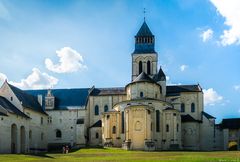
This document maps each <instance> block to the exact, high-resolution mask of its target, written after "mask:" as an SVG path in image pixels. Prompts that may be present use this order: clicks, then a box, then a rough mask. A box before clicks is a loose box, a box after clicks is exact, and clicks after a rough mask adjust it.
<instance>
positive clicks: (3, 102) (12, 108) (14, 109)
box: [0, 96, 29, 118]
mask: <svg viewBox="0 0 240 162" xmlns="http://www.w3.org/2000/svg"><path fill="white" fill-rule="evenodd" d="M0 106H2V107H3V108H4V109H6V110H7V111H8V112H10V113H13V114H16V115H19V116H22V117H24V118H29V116H27V115H26V114H24V113H23V112H22V111H20V110H19V109H18V108H17V107H16V106H14V105H13V104H12V103H11V102H9V101H8V100H7V99H6V98H4V97H2V96H0ZM5 115H6V114H5Z"/></svg>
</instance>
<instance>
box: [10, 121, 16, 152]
mask: <svg viewBox="0 0 240 162" xmlns="http://www.w3.org/2000/svg"><path fill="white" fill-rule="evenodd" d="M11 153H12V154H15V153H17V125H16V124H12V126H11Z"/></svg>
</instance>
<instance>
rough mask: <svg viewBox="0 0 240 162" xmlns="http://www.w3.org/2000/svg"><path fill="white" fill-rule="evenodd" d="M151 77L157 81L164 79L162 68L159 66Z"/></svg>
mask: <svg viewBox="0 0 240 162" xmlns="http://www.w3.org/2000/svg"><path fill="white" fill-rule="evenodd" d="M153 79H154V80H155V81H156V82H158V81H166V75H165V74H164V72H163V70H162V68H161V67H160V69H159V71H158V73H157V74H156V75H155V76H154V77H153Z"/></svg>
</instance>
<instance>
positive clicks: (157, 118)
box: [156, 110, 160, 132]
mask: <svg viewBox="0 0 240 162" xmlns="http://www.w3.org/2000/svg"><path fill="white" fill-rule="evenodd" d="M156 132H160V111H159V110H156Z"/></svg>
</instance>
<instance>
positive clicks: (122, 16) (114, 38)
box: [0, 0, 240, 121]
mask: <svg viewBox="0 0 240 162" xmlns="http://www.w3.org/2000/svg"><path fill="white" fill-rule="evenodd" d="M143 8H146V22H147V24H148V26H149V27H150V29H151V31H152V33H153V34H154V35H155V39H156V51H157V52H158V54H159V66H162V67H163V69H164V71H165V73H166V75H167V76H168V78H169V80H168V84H197V83H199V84H200V85H201V86H202V88H203V89H204V92H205V110H206V111H207V112H208V113H210V114H212V115H214V116H216V117H217V119H218V121H219V120H220V119H222V118H226V117H239V116H240V100H239V99H238V98H239V97H240V75H239V74H240V72H239V69H240V64H239V60H240V23H239V21H238V20H239V19H240V12H239V11H240V3H239V2H238V1H236V0H228V1H227V0H223V1H217V0H169V1H166V0H158V1H152V0H151V1H150V0H131V1H124V0H115V1H114V0H101V1H99V0H90V1H85V0H75V1H74V0H68V1H67V0H65V1H63V0H51V1H50V0H35V1H31V0H22V1H19V0H0V60H1V63H0V78H1V79H2V81H3V80H4V79H5V78H7V79H8V81H9V82H10V83H12V84H14V85H16V86H18V87H20V88H23V89H36V88H47V87H50V86H51V87H54V88H76V87H77V88H79V87H91V86H93V85H95V86H96V87H119V86H125V85H126V84H127V83H129V82H130V81H131V53H132V52H133V50H134V35H135V34H136V33H137V31H138V29H139V28H140V26H141V24H142V23H143ZM46 60H47V61H46ZM59 61H60V62H59Z"/></svg>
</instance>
